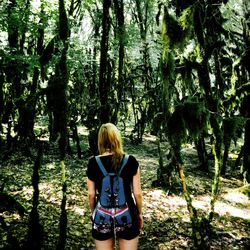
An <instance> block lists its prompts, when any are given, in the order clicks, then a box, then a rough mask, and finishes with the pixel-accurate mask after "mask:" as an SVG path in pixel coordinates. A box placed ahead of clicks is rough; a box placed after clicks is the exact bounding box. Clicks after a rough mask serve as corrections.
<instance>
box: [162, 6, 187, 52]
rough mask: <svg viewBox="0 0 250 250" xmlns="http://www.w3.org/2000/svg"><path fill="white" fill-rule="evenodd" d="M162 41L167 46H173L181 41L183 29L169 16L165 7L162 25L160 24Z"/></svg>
mask: <svg viewBox="0 0 250 250" xmlns="http://www.w3.org/2000/svg"><path fill="white" fill-rule="evenodd" d="M162 36H163V41H164V42H165V43H166V45H169V47H170V48H171V47H173V46H175V45H177V44H179V43H180V42H182V41H183V29H182V26H181V25H180V24H179V23H178V21H177V20H176V19H175V18H174V17H173V16H171V15H170V14H169V13H168V11H167V9H166V8H165V9H164V17H163V26H162Z"/></svg>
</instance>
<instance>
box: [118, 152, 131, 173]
mask: <svg viewBox="0 0 250 250" xmlns="http://www.w3.org/2000/svg"><path fill="white" fill-rule="evenodd" d="M128 158H129V155H124V158H123V160H122V165H121V167H120V169H119V173H118V175H120V174H121V172H122V170H123V168H124V166H125V165H126V163H127V162H128Z"/></svg>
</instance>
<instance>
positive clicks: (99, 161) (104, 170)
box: [95, 156, 108, 176]
mask: <svg viewBox="0 0 250 250" xmlns="http://www.w3.org/2000/svg"><path fill="white" fill-rule="evenodd" d="M95 159H96V162H97V164H98V166H99V168H100V169H101V171H102V173H103V174H104V176H107V175H108V172H107V170H106V169H105V167H104V166H103V164H102V161H101V159H100V157H99V156H95Z"/></svg>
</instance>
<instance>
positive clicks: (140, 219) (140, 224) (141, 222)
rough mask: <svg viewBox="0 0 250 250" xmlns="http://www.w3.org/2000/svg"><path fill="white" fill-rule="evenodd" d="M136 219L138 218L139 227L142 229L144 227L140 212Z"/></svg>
mask: <svg viewBox="0 0 250 250" xmlns="http://www.w3.org/2000/svg"><path fill="white" fill-rule="evenodd" d="M138 219H139V227H140V229H143V227H144V221H143V217H142V214H139V215H138Z"/></svg>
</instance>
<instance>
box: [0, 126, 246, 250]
mask: <svg viewBox="0 0 250 250" xmlns="http://www.w3.org/2000/svg"><path fill="white" fill-rule="evenodd" d="M85 132H86V131H80V133H81V145H82V150H83V151H85V152H87V147H88V146H87V145H88V144H87V135H86V133H85ZM72 145H73V143H72ZM124 147H125V150H126V152H127V153H129V154H132V155H134V156H135V157H136V158H137V160H138V161H139V164H140V167H141V178H142V190H143V199H144V206H143V215H144V220H145V227H144V230H143V231H142V232H141V235H140V244H139V245H140V246H139V249H145V250H157V249H159V250H160V249H161V250H164V249H193V242H192V228H191V223H190V218H189V213H188V210H187V206H186V201H185V199H184V197H183V195H182V189H181V184H180V181H179V179H178V175H177V174H174V176H173V179H174V180H175V183H174V189H172V190H164V189H162V188H160V187H153V186H152V182H153V181H154V180H156V178H157V168H158V149H157V142H156V138H155V137H154V136H151V135H145V137H144V139H143V143H142V144H140V145H132V144H131V143H130V141H129V139H128V137H125V138H124ZM73 149H75V148H74V145H73ZM162 150H166V151H167V145H163V146H162ZM233 151H234V150H232V151H231V153H230V161H229V166H231V165H232V163H233V161H234V160H235V158H236V157H237V156H236V155H235V154H234V152H233ZM35 155H36V152H35V151H34V158H32V159H31V158H26V157H23V156H21V155H20V154H18V153H16V154H13V155H12V156H11V157H9V159H7V160H5V161H2V162H1V163H0V170H1V172H0V175H1V176H4V177H5V178H6V183H5V187H4V191H5V192H6V193H8V194H10V195H12V196H13V197H14V198H15V199H16V200H18V201H19V202H20V203H21V204H23V206H25V208H26V213H25V214H24V216H23V217H20V216H19V215H18V214H17V213H13V212H12V213H10V212H2V213H0V215H1V216H2V217H3V218H4V221H5V223H6V226H7V228H8V231H9V233H11V234H12V235H13V236H14V237H15V238H16V239H17V241H18V242H19V244H20V246H21V247H22V245H23V244H24V242H25V239H26V237H27V233H28V221H29V215H30V212H31V208H32V197H33V187H32V183H31V176H32V171H33V165H34V161H35ZM75 155H76V154H75ZM89 156H90V155H88V154H87V153H85V154H84V156H83V158H82V159H78V158H77V156H68V157H67V159H66V161H65V166H66V181H67V205H66V210H67V241H66V249H82V250H87V249H94V242H93V239H92V237H91V221H90V219H89V218H90V211H89V208H88V200H87V187H86V166H87V160H88V157H89ZM183 156H184V161H185V175H186V178H187V185H188V187H189V191H190V193H191V196H192V199H193V205H194V206H195V207H196V208H197V210H198V213H199V215H200V216H201V215H207V214H208V211H209V208H210V205H209V204H210V196H211V186H212V180H213V164H212V161H211V169H210V170H209V172H208V173H205V172H202V171H200V170H198V161H197V155H196V150H195V148H194V146H193V145H186V147H185V148H184V149H183ZM164 161H165V163H167V161H168V160H167V159H164ZM230 162H231V163H230ZM229 171H230V170H229ZM39 175H40V183H39V190H40V192H39V206H38V212H39V218H40V223H41V225H42V227H43V232H44V234H43V249H56V245H57V241H58V238H59V218H60V212H61V210H60V205H61V200H62V178H61V168H60V164H59V162H58V154H57V152H56V150H55V147H54V146H53V145H50V146H47V148H45V150H44V156H43V160H42V166H41V169H40V170H39ZM242 186H243V182H242V180H241V177H240V175H239V171H238V170H234V171H233V173H232V171H231V172H230V174H228V175H226V176H224V177H223V178H221V179H220V190H219V197H218V200H217V202H216V205H215V212H216V213H215V217H214V219H213V222H212V229H213V230H212V234H211V235H209V237H208V239H207V241H208V243H209V244H210V249H227V250H230V249H249V247H250V200H249V197H248V196H247V195H245V194H243V193H242V192H239V190H238V188H240V187H242ZM8 246H9V245H8V237H7V232H6V229H3V228H2V227H1V226H0V249H10V248H8ZM208 249H209V248H208Z"/></svg>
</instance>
